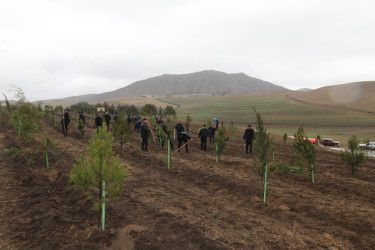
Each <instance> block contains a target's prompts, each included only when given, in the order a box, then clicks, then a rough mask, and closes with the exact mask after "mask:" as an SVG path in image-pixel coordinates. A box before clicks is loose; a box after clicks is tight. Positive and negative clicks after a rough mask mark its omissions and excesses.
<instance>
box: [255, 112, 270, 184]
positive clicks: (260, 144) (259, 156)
mask: <svg viewBox="0 0 375 250" xmlns="http://www.w3.org/2000/svg"><path fill="white" fill-rule="evenodd" d="M254 112H255V114H256V119H257V120H256V131H255V138H256V140H255V143H254V153H255V155H256V158H255V159H254V168H255V171H256V172H257V174H258V175H259V176H260V177H261V178H262V182H263V183H264V182H265V173H266V165H267V164H268V161H269V151H270V149H271V143H272V139H271V137H270V135H269V132H268V131H267V128H265V127H264V125H263V119H262V117H261V115H260V114H259V113H258V112H257V111H256V110H255V108H254ZM262 187H263V185H262Z"/></svg>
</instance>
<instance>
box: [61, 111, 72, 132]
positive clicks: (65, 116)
mask: <svg viewBox="0 0 375 250" xmlns="http://www.w3.org/2000/svg"><path fill="white" fill-rule="evenodd" d="M69 113H70V109H67V110H65V112H64V114H63V115H62V117H61V125H62V132H63V135H64V136H65V137H66V135H67V134H68V125H69V123H70V117H69Z"/></svg>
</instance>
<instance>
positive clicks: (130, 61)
mask: <svg viewBox="0 0 375 250" xmlns="http://www.w3.org/2000/svg"><path fill="white" fill-rule="evenodd" d="M0 3H1V4H0V6H1V7H0V91H1V92H2V93H3V92H4V93H8V90H9V88H10V87H11V86H16V87H21V88H22V89H23V90H24V91H25V94H26V97H27V98H28V100H32V101H35V100H42V99H50V98H62V97H67V96H73V95H82V94H90V93H102V92H106V91H112V90H115V89H118V88H121V87H124V86H126V85H128V84H131V83H133V82H135V81H137V80H143V79H146V78H150V77H153V76H157V75H161V74H185V73H192V72H197V71H202V70H209V69H214V70H218V71H223V72H226V73H239V72H243V73H245V74H247V75H249V76H252V77H256V78H260V79H262V80H265V81H269V82H272V83H274V84H277V85H281V86H283V87H286V88H289V89H300V88H319V87H322V86H327V85H333V84H342V83H348V82H354V81H366V80H375V14H374V10H375V1H373V0H355V1H351V0H243V1H240V0H238V1H237V0H231V1H229V0H228V1H221V0H184V1H179V0H170V1H167V0H166V1H162V0H157V1H152V0H148V1H145V0H132V1H127V0H106V1H104V0H102V1H95V0H87V1H86V0H71V1H70V0H60V1H58V0H54V1H51V0H45V1H41V0H33V1H30V0H24V1H19V0H11V1H8V0H0Z"/></svg>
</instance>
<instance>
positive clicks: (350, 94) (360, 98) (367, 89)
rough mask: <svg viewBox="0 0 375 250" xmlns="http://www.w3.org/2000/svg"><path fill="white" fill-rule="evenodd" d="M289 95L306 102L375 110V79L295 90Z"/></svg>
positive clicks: (366, 110) (368, 110)
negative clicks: (301, 90)
mask: <svg viewBox="0 0 375 250" xmlns="http://www.w3.org/2000/svg"><path fill="white" fill-rule="evenodd" d="M289 97H291V98H293V99H295V100H299V101H301V102H304V103H310V104H316V105H326V106H327V105H328V106H335V107H344V108H346V109H351V110H357V111H364V112H370V113H371V112H374V106H375V81H369V82H354V83H348V84H342V85H335V86H328V87H323V88H319V89H315V90H311V91H308V92H293V93H292V94H290V95H289Z"/></svg>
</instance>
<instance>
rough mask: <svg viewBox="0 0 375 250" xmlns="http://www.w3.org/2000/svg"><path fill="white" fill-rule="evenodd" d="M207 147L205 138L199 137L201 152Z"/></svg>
mask: <svg viewBox="0 0 375 250" xmlns="http://www.w3.org/2000/svg"><path fill="white" fill-rule="evenodd" d="M206 147H207V137H201V150H204V151H206Z"/></svg>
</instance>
